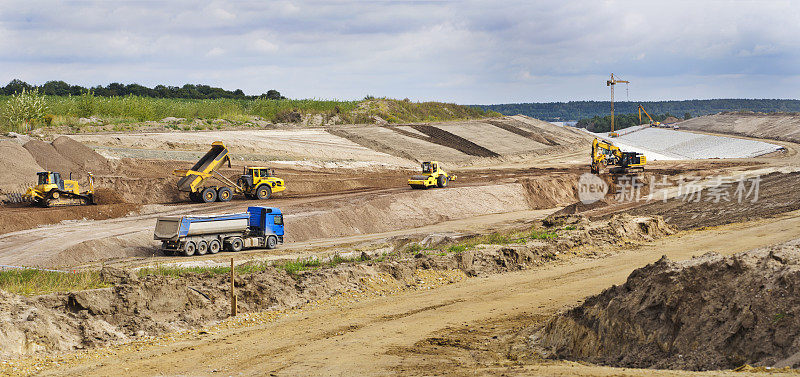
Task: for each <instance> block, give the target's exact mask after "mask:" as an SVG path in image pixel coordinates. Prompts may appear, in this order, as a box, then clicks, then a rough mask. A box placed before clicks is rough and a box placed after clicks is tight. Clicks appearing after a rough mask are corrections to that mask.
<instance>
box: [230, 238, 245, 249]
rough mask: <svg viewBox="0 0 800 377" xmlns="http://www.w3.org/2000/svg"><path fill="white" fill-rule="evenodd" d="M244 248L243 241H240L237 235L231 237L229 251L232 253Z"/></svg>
mask: <svg viewBox="0 0 800 377" xmlns="http://www.w3.org/2000/svg"><path fill="white" fill-rule="evenodd" d="M242 249H244V241H242V239H241V238H239V237H234V238H232V239H231V251H233V252H234V253H237V252H240V251H242Z"/></svg>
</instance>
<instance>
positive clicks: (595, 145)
mask: <svg viewBox="0 0 800 377" xmlns="http://www.w3.org/2000/svg"><path fill="white" fill-rule="evenodd" d="M646 163H647V158H646V157H645V156H644V155H643V154H641V153H638V152H623V151H621V150H620V149H619V147H617V146H615V145H613V144H611V143H609V142H606V141H603V140H600V139H594V141H592V173H594V174H599V173H600V171H601V170H602V168H603V167H604V166H613V167H612V168H611V169H609V172H610V173H612V174H627V173H630V172H631V171H635V170H642V171H643V170H644V165H645V164H646Z"/></svg>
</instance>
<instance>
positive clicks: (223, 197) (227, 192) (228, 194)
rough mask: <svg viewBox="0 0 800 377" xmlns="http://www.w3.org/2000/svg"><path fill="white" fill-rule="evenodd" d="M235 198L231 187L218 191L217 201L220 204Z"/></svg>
mask: <svg viewBox="0 0 800 377" xmlns="http://www.w3.org/2000/svg"><path fill="white" fill-rule="evenodd" d="M232 197H233V191H231V189H230V187H220V188H219V190H217V200H219V201H220V202H229V201H231V198H232Z"/></svg>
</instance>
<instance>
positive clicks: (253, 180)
mask: <svg viewBox="0 0 800 377" xmlns="http://www.w3.org/2000/svg"><path fill="white" fill-rule="evenodd" d="M237 183H238V186H239V187H240V188H241V190H242V192H244V195H245V196H246V197H248V198H250V199H262V200H263V199H268V198H269V197H270V196H271V195H272V193H273V192H279V191H283V190H284V189H285V188H286V187H285V186H284V185H283V179H280V178H278V177H276V176H275V171H274V170H272V169H270V168H265V167H246V168H244V173H243V174H242V176H241V177H239V179H238V180H237Z"/></svg>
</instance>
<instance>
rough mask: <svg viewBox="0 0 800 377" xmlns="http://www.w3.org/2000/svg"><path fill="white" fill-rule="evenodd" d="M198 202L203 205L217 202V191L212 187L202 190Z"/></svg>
mask: <svg viewBox="0 0 800 377" xmlns="http://www.w3.org/2000/svg"><path fill="white" fill-rule="evenodd" d="M200 200H202V202H203V203H212V202H214V201H216V200H217V190H214V188H213V187H206V188H204V189H203V192H202V193H200Z"/></svg>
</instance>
